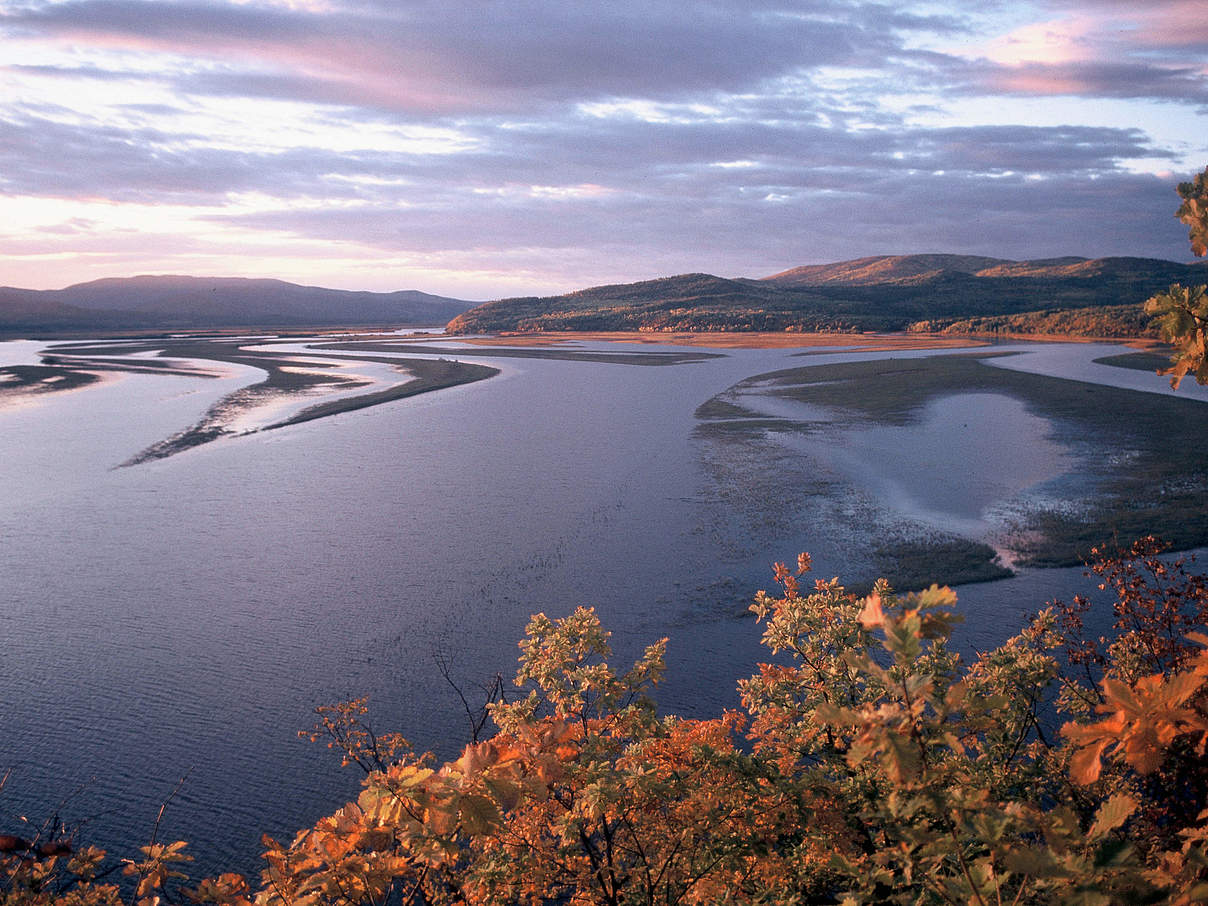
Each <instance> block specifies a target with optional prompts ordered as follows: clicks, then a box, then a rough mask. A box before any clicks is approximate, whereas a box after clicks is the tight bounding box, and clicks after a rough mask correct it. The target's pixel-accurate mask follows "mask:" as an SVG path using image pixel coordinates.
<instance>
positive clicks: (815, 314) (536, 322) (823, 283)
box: [446, 254, 1208, 335]
mask: <svg viewBox="0 0 1208 906" xmlns="http://www.w3.org/2000/svg"><path fill="white" fill-rule="evenodd" d="M1206 281H1208V267H1206V266H1205V265H1204V264H1201V263H1197V264H1180V263H1178V262H1174V261H1165V260H1161V259H1156V258H1131V257H1107V258H1080V257H1074V256H1068V257H1059V258H1041V259H1033V260H1029V261H1014V260H1010V259H1005V258H989V257H983V256H973V255H947V254H927V255H879V256H871V257H867V258H857V259H853V260H850V261H841V262H834V263H831V264H822V265H805V266H802V267H798V268H791V269H789V270H786V271H781V272H780V273H777V274H772V275H770V276H768V277H763V278H757V279H756V278H741V277H740V278H727V277H718V276H715V275H712V274H704V273H692V274H679V275H676V276H672V277H660V278H656V279H653V280H642V281H638V282H635V283H620V284H608V285H604V286H595V287H588V288H586V289H581V290H577V291H575V292H572V293H564V294H562V295H556V296H544V297H538V296H523V297H515V298H510V299H498V300H494V301H492V302H487V303H484V304H483V305H480V306H477V307H476V308H472V309H470V310H468V311H466V312H463V313H462V314H460V315H458V316H457V317H455V318H454V319H453V320H452V321H450V322H449V324H448V325H447V328H446V329H447V330H448V331H449V332H450V333H454V334H465V333H497V332H500V331H543V330H571V331H575V330H663V331H673V330H736V331H743V330H775V331H783V330H800V331H860V330H891V331H892V330H907V329H910V328H911V327H912V325H916V324H919V323H921V322H927V323H928V324H929V325H933V326H935V327H936V328H937V329H942V328H943V327H945V326H946V325H947V324H948V323H951V322H954V321H958V320H963V319H970V318H985V317H998V316H1009V315H1017V314H1020V313H1023V312H1031V311H1061V310H1074V309H1079V310H1082V309H1092V310H1093V309H1095V308H1097V307H1104V308H1108V307H1118V306H1121V305H1130V304H1136V305H1138V306H1139V305H1140V303H1142V302H1143V301H1144V300H1145V299H1146V298H1147V297H1148V296H1150V295H1152V294H1153V293H1155V292H1159V291H1161V290H1163V289H1165V288H1166V287H1168V286H1169V285H1170V284H1171V283H1176V282H1201V283H1202V282H1206ZM1091 320H1093V318H1092V319H1091ZM1085 321H1086V319H1085V318H1083V322H1085ZM1111 324H1112V330H1113V331H1115V332H1117V333H1118V332H1119V331H1120V330H1126V331H1128V333H1127V334H1122V335H1134V334H1135V333H1136V332H1137V331H1140V330H1142V329H1143V326H1139V325H1143V321H1141V320H1140V319H1138V320H1136V321H1128V322H1127V323H1125V322H1123V321H1121V320H1120V319H1119V318H1113V319H1111ZM916 329H917V328H916Z"/></svg>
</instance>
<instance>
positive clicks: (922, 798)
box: [0, 170, 1208, 906]
mask: <svg viewBox="0 0 1208 906" xmlns="http://www.w3.org/2000/svg"><path fill="white" fill-rule="evenodd" d="M1179 192H1180V195H1182V196H1183V198H1184V202H1185V203H1184V206H1183V208H1181V209H1180V212H1179V215H1180V217H1181V218H1182V219H1184V220H1185V221H1187V222H1188V223H1189V225H1191V226H1192V242H1193V248H1194V249H1195V251H1196V252H1197V254H1203V253H1204V251H1205V247H1204V246H1205V243H1204V237H1205V236H1206V235H1208V170H1206V171H1205V173H1204V174H1203V175H1202V176H1201V177H1199V178H1197V180H1196V181H1195V182H1194V183H1185V184H1183V185H1180V186H1179ZM1146 309H1147V311H1148V313H1149V314H1150V315H1151V316H1153V317H1154V318H1156V319H1157V322H1158V326H1159V329H1160V330H1161V331H1162V333H1163V335H1164V336H1165V337H1166V338H1167V339H1168V340H1169V341H1170V342H1171V343H1172V344H1173V346H1174V347H1175V358H1174V361H1173V362H1172V364H1171V367H1170V369H1169V373H1170V374H1171V377H1172V381H1173V382H1174V383H1175V384H1176V385H1177V383H1178V382H1179V381H1180V380H1181V379H1182V378H1183V377H1184V376H1187V375H1190V376H1192V377H1194V379H1195V380H1197V381H1198V382H1200V383H1208V363H1206V355H1205V352H1206V348H1208V344H1206V342H1205V336H1206V333H1208V297H1206V292H1205V287H1203V286H1193V287H1191V288H1185V287H1182V286H1172V287H1170V288H1169V289H1168V290H1167V291H1166V292H1164V293H1159V294H1157V295H1155V296H1154V297H1153V298H1151V299H1150V300H1149V302H1148V303H1147V304H1146ZM1164 553H1165V551H1164V546H1163V545H1162V544H1161V542H1159V541H1158V540H1157V539H1154V538H1144V539H1140V540H1138V541H1136V542H1135V543H1133V544H1132V545H1131V546H1129V547H1127V548H1126V549H1123V550H1115V551H1112V550H1097V551H1095V557H1094V560H1093V561H1092V563H1091V564H1090V568H1091V570H1092V571H1093V573H1094V575H1095V576H1096V577H1097V580H1098V582H1099V587H1100V588H1101V589H1102V590H1104V591H1106V592H1108V593H1110V596H1111V599H1112V600H1111V604H1110V608H1111V615H1110V617H1109V618H1108V619H1107V621H1106V622H1107V624H1110V629H1104V628H1101V627H1103V626H1104V625H1105V624H1104V621H1103V620H1102V618H1097V617H1095V616H1094V615H1093V614H1092V612H1091V611H1092V605H1091V603H1090V602H1089V601H1087V600H1085V599H1082V598H1075V599H1074V600H1072V601H1070V602H1067V603H1060V602H1057V603H1053V604H1050V605H1049V606H1046V607H1044V608H1041V609H1038V612H1037V613H1036V615H1035V616H1034V617H1032V618H1031V619H1030V620H1028V621H1027V622H1026V623H1025V625H1023V626H1022V627H1020V628H1019V629H1018V631H1017V632H1016V633H1015V634H1014V635H1012V636H1011V637H1010V638H1008V639H1007V640H1006V641H1004V642H1003V643H1002V644H1001V645H999V646H997V647H996V648H993V649H991V650H988V651H984V652H978V653H976V654H975V655H974V656H972V657H971V658H970V659H968V660H966V659H965V658H963V657H961V656H960V655H959V654H957V653H956V652H955V651H954V650H953V648H952V647H950V644H949V642H950V638H951V633H952V628H953V626H954V625H955V624H956V623H957V622H958V621H959V619H960V610H959V603H958V601H957V600H956V596H955V595H954V594H953V592H952V591H951V590H950V589H947V588H940V587H937V586H932V587H931V588H929V589H927V590H925V591H922V592H918V593H913V594H909V595H899V594H897V593H895V592H894V591H893V590H892V589H891V588H890V587H889V586H888V585H887V584H886V583H885V582H884V581H880V582H878V583H877V584H876V585H875V586H874V587H873V588H872V590H871V592H870V593H868V594H866V595H856V594H853V593H850V592H849V591H848V590H847V589H845V588H844V587H843V585H842V584H841V583H840V581H839V580H838V579H824V578H820V579H812V578H811V576H810V558H809V556H808V555H807V554H801V555H800V556H799V557H798V559H797V562H796V565H795V567H790V566H787V565H785V564H783V563H777V564H775V566H774V571H773V576H772V578H773V581H774V582H775V585H774V586H773V588H774V589H775V590H774V591H773V592H771V593H768V592H764V591H761V592H759V593H758V594H757V595H756V596H755V599H754V603H753V604H752V605H751V607H750V610H751V611H752V613H753V616H754V619H755V620H756V621H758V623H759V625H760V626H761V627H762V641H763V644H764V646H765V647H766V649H767V656H768V660H767V661H766V662H764V663H759V664H755V665H752V666H753V673H752V674H751V676H750V677H749V678H747V679H745V680H743V681H742V682H741V683H740V687H739V691H740V693H741V702H742V705H741V708H740V709H738V710H735V711H727V712H725V713H722V714H718V715H715V716H712V717H708V718H704V719H687V718H681V717H677V716H675V715H663V714H660V713H659V711H658V708H657V706H656V703H655V698H654V695H655V692H656V690H657V685H658V682H659V680H660V677H661V675H662V673H663V670H664V666H665V652H666V650H667V646H668V644H669V641H668V640H667V639H660V640H657V641H654V642H653V643H652V644H651V645H650V646H649V647H648V648H647V649H646V650H645V652H644V654H643V655H642V656H641V657H640V658H639V659H638V660H637V662H636V663H634V664H633V665H632V666H631V667H629V668H628V669H624V670H621V669H618V668H616V667H615V666H613V665H612V664H610V663H609V659H610V657H611V653H612V652H611V648H610V644H609V633H608V632H607V630H606V629H605V628H604V627H603V626H602V625H601V624H600V621H599V619H598V618H597V616H596V614H595V613H594V611H592V610H591V609H589V608H579V609H577V610H575V611H574V612H573V613H571V614H570V615H568V616H566V617H563V618H556V619H552V618H550V617H548V616H546V615H545V614H537V615H536V616H534V617H533V618H532V620H531V621H530V623H529V625H528V628H527V632H526V635H525V638H524V639H523V640H522V641H521V643H520V659H519V669H518V671H517V673H516V677H515V681H516V684H517V686H518V688H519V689H520V690H521V692H520V693H519V696H518V697H517V696H511V697H509V698H508V699H506V700H504V699H502V698H497V699H494V700H492V701H491V702H489V703H488V705H487V709H488V713H489V717H490V719H491V721H492V722H493V726H494V732H493V733H492V734H491V735H490V736H489V738H485V739H481V740H480V739H475V740H474V741H472V742H471V743H470V744H469V745H467V746H466V748H465V750H464V752H463V753H462V755H461V756H460V757H459V758H457V759H454V760H450V761H447V762H444V763H438V762H437V761H436V759H435V758H434V757H433V756H432V755H430V754H424V753H417V752H415V751H413V750H412V749H411V747H410V746H409V744H408V743H407V741H406V740H405V739H404V738H403V737H402V736H399V735H397V734H392V733H378V732H376V731H375V730H374V729H373V728H372V724H371V722H370V721H369V719H368V717H367V713H368V706H367V704H366V702H365V701H364V700H353V701H348V702H343V703H339V704H335V705H331V706H324V707H321V708H319V709H318V718H319V720H318V723H317V724H316V726H315V728H314V730H313V732H312V733H310V734H308V735H310V736H311V738H312V739H314V740H316V741H323V742H326V743H327V745H329V746H330V747H331V748H333V749H334V750H336V751H337V752H338V753H339V754H340V755H341V756H342V757H343V759H344V761H345V763H346V764H348V765H350V766H355V768H359V769H360V770H361V771H362V772H363V774H364V778H363V782H362V789H361V792H360V795H359V796H358V798H357V799H356V800H355V801H352V802H348V803H347V804H345V805H344V806H343V807H342V808H340V809H339V810H337V811H335V812H334V813H333V814H331V815H329V816H327V817H325V818H323V819H321V820H319V821H318V822H316V823H315V824H314V826H312V827H309V828H305V829H303V830H301V831H299V832H298V833H297V834H296V835H295V836H294V837H293V838H292V839H289V840H282V841H277V840H273V839H269V838H265V840H264V846H265V851H264V867H263V870H262V871H261V873H260V876H259V877H258V878H250V879H249V878H246V877H243V876H241V875H237V874H222V875H219V876H217V877H213V878H208V879H202V880H197V881H194V880H190V879H189V878H188V877H187V866H188V863H189V861H190V854H189V849H188V845H187V843H186V842H184V841H174V842H168V843H164V842H159V841H156V840H154V839H152V840H151V841H150V842H149V843H148V845H147V846H145V847H143V848H142V849H141V850H140V852H138V853H133V854H118V858H116V859H115V858H111V857H109V856H107V855H106V854H105V853H103V852H101V851H99V850H97V849H95V848H91V847H89V846H88V845H87V842H86V841H85V840H81V839H77V837H76V836H75V835H74V834H73V833H71V832H69V831H67V830H66V829H64V828H63V827H62V826H61V825H60V824H59V823H58V822H56V821H54V820H48V821H47V822H45V823H43V824H36V823H33V822H30V823H28V826H27V827H26V828H22V829H21V830H24V831H27V833H26V834H24V835H23V834H22V833H8V832H6V833H3V834H2V835H0V903H2V904H3V906H50V904H64V906H117V904H119V903H128V904H131V906H160V904H163V903H169V904H174V903H180V902H194V903H210V904H216V906H253V904H254V906H436V904H466V906H478V904H482V906H487V904H549V906H554V904H600V906H619V904H635V906H636V904H646V906H651V904H704V903H710V904H714V903H735V904H737V903H746V904H788V903H798V904H808V903H817V904H824V903H826V904H843V906H857V904H886V903H896V904H945V903H950V904H982V906H990V904H994V906H998V904H1006V903H1015V904H1020V903H1028V904H1038V903H1043V904H1085V906H1110V904H1121V906H1124V904H1147V903H1164V904H1171V906H1185V904H1194V903H1205V902H1208V757H1206V754H1208V577H1205V576H1204V575H1203V574H1201V573H1198V572H1197V571H1196V568H1195V565H1194V563H1192V562H1191V561H1185V560H1183V559H1173V558H1171V557H1170V556H1165V555H1164ZM122 856H125V858H121V857H122Z"/></svg>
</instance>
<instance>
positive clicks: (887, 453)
mask: <svg viewBox="0 0 1208 906" xmlns="http://www.w3.org/2000/svg"><path fill="white" fill-rule="evenodd" d="M782 402H783V403H790V404H791V403H793V401H792V400H785V401H782ZM796 405H799V406H800V405H803V404H796ZM810 408H816V407H810ZM780 437H781V438H782V440H783V442H785V443H789V444H791V445H793V446H795V447H797V448H798V449H801V450H802V451H803V452H806V453H808V454H809V455H812V456H814V457H816V458H818V459H819V460H820V461H821V462H822V463H824V464H825V465H826V466H827V467H828V468H830V469H832V470H834V471H835V472H837V473H839V474H841V475H843V476H844V477H845V478H847V479H848V480H850V481H852V482H853V483H855V484H856V486H857V487H860V488H863V489H866V490H867V492H869V493H870V494H871V495H872V496H873V497H874V498H875V499H877V500H878V501H880V502H881V503H882V504H883V505H884V506H886V507H887V508H888V509H890V510H892V511H893V512H895V513H898V514H900V515H901V516H903V517H905V518H907V519H911V520H915V521H918V522H921V523H923V524H925V525H929V526H931V527H933V528H935V529H938V530H940V531H946V532H955V533H957V534H960V535H963V536H965V537H968V538H974V539H976V540H979V541H990V540H993V539H992V536H993V535H994V534H995V533H996V532H1001V531H1002V530H1003V529H1004V526H1003V525H1002V524H1001V522H1000V521H998V520H996V519H995V518H994V514H995V512H998V513H999V514H1000V515H1001V514H1002V513H1003V511H1004V508H1005V507H1009V506H1010V505H1011V504H1012V503H1013V502H1014V501H1015V500H1016V499H1017V498H1018V497H1019V496H1020V495H1021V494H1023V493H1024V492H1027V491H1029V490H1032V489H1033V488H1035V487H1037V486H1038V485H1040V484H1042V483H1043V482H1046V481H1049V480H1051V479H1054V478H1057V477H1059V476H1061V475H1062V474H1064V473H1065V472H1067V471H1069V470H1070V469H1072V468H1074V467H1075V466H1076V464H1077V461H1076V459H1075V458H1074V457H1073V456H1072V454H1071V453H1070V452H1069V451H1068V450H1067V449H1066V448H1065V447H1063V446H1062V445H1061V444H1059V443H1057V442H1056V441H1054V440H1052V439H1051V425H1050V424H1049V422H1048V420H1047V419H1044V418H1040V417H1038V416H1036V415H1034V414H1032V413H1030V412H1029V411H1028V410H1027V409H1026V408H1025V406H1024V405H1023V403H1021V402H1020V401H1019V400H1016V399H1014V398H1012V397H1009V396H1005V395H1003V394H997V393H964V394H958V395H955V396H946V397H942V398H940V399H935V400H932V401H930V402H929V403H927V405H926V406H925V407H924V408H923V410H922V412H921V413H920V415H919V418H918V419H917V421H914V422H912V423H911V424H907V425H887V426H876V427H854V428H847V429H846V430H842V431H840V432H835V433H829V434H827V436H826V438H825V439H822V438H816V437H812V436H802V435H799V434H784V435H780Z"/></svg>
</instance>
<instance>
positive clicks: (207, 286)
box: [0, 274, 476, 333]
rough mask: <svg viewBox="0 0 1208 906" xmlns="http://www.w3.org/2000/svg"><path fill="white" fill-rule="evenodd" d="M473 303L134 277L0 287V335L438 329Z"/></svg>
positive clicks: (406, 293) (267, 281)
mask: <svg viewBox="0 0 1208 906" xmlns="http://www.w3.org/2000/svg"><path fill="white" fill-rule="evenodd" d="M475 304H476V303H474V302H470V301H466V300H463V299H453V298H450V297H447V296H437V295H433V294H431V293H424V292H420V291H419V290H398V291H395V292H386V293H375V292H366V291H357V290H341V289H327V288H325V287H320V286H306V285H302V284H297V283H290V282H288V281H285V280H277V279H272V278H253V277H191V276H182V275H151V274H142V275H138V276H134V277H103V278H101V279H98V280H90V281H87V282H84V283H75V284H72V285H70V286H67V287H64V288H63V289H53V290H34V289H22V288H19V287H12V286H5V287H0V330H4V331H6V332H8V333H12V332H14V331H16V330H88V329H97V330H115V329H131V330H149V329H217V328H227V327H320V326H344V325H348V326H366V325H395V326H405V325H406V326H439V325H442V324H444V323H445V322H447V321H448V320H449V319H450V318H451V317H454V316H455V315H457V314H459V313H461V312H463V311H465V310H467V309H469V308H470V307H472V306H474V305H475Z"/></svg>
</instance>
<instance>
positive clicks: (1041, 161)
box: [0, 0, 1208, 299]
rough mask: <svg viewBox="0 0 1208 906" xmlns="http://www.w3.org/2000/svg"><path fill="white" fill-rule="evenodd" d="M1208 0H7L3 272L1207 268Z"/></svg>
mask: <svg viewBox="0 0 1208 906" xmlns="http://www.w3.org/2000/svg"><path fill="white" fill-rule="evenodd" d="M1206 165H1208V15H1205V0H1145V2H1144V3H1141V2H1137V0H1032V2H1026V0H1025V2H999V0H978V2H961V3H955V2H911V0H898V2H889V3H873V2H863V0H0V285H9V286H22V287H29V288H36V289H48V288H59V287H63V286H66V285H68V284H72V283H78V282H82V281H86V280H91V279H96V278H100V277H117V276H131V275H134V274H144V273H175V274H194V275H206V276H267V277H278V278H281V279H285V280H291V281H294V282H299V283H308V284H316V285H322V286H331V287H338V288H344V289H366V290H397V289H419V290H424V291H426V292H432V293H438V294H441V295H448V296H455V297H459V298H465V299H490V298H499V297H503V296H512V295H524V294H550V293H559V292H565V291H569V290H573V289H578V288H582V287H585V286H590V285H598V284H603V283H618V282H628V281H632V280H640V279H647V278H652V277H658V276H665V275H670V274H677V273H688V272H694V271H705V272H709V273H713V274H719V275H722V276H727V277H740V276H742V277H760V276H767V275H769V274H773V273H776V272H779V271H781V270H785V269H788V268H790V267H795V266H798V265H803V264H816V263H823V262H829V261H839V260H845V259H850V258H857V257H863V256H867V255H884V254H907V253H914V252H953V253H960V254H977V255H990V256H995V257H1001V258H1010V259H1024V258H1044V257H1054V256H1059V255H1081V256H1086V257H1100V256H1106V255H1139V256H1147V257H1157V258H1168V259H1172V260H1179V261H1183V260H1189V259H1190V250H1189V247H1188V243H1187V231H1186V228H1185V227H1184V226H1182V225H1181V224H1180V223H1179V222H1178V221H1177V220H1176V219H1175V218H1174V216H1173V214H1174V210H1175V208H1176V207H1177V206H1178V197H1177V195H1176V194H1175V191H1174V186H1175V185H1176V184H1177V183H1178V182H1180V181H1186V180H1189V179H1190V178H1191V177H1192V175H1193V174H1195V173H1197V172H1199V171H1201V170H1203V169H1204V167H1205V166H1206Z"/></svg>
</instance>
